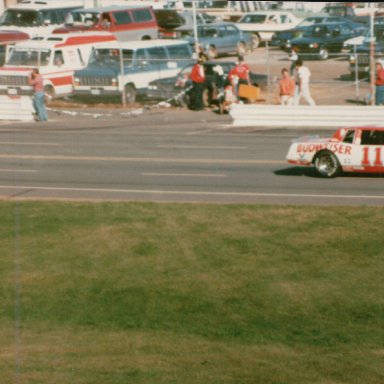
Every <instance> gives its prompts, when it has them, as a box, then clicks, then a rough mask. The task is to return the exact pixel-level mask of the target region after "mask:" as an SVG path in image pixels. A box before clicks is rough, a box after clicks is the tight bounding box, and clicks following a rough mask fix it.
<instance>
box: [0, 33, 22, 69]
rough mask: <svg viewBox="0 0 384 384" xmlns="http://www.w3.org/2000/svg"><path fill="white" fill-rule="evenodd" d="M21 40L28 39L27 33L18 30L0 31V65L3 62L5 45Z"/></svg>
mask: <svg viewBox="0 0 384 384" xmlns="http://www.w3.org/2000/svg"><path fill="white" fill-rule="evenodd" d="M22 40H29V35H27V34H26V33H24V32H18V31H0V66H1V65H4V63H5V54H6V51H7V47H8V46H10V45H14V44H15V43H17V42H18V41H22Z"/></svg>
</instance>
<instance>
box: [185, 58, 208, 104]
mask: <svg viewBox="0 0 384 384" xmlns="http://www.w3.org/2000/svg"><path fill="white" fill-rule="evenodd" d="M190 79H191V81H192V90H191V102H190V106H189V108H190V109H192V110H194V111H201V110H203V109H204V101H203V93H204V83H205V71H204V66H203V61H202V60H201V59H198V61H197V63H196V64H195V65H194V66H193V68H192V71H191V75H190Z"/></svg>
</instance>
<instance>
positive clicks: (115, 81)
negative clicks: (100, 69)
mask: <svg viewBox="0 0 384 384" xmlns="http://www.w3.org/2000/svg"><path fill="white" fill-rule="evenodd" d="M111 84H112V85H113V86H114V87H116V86H117V79H116V77H114V78H113V79H112V80H111Z"/></svg>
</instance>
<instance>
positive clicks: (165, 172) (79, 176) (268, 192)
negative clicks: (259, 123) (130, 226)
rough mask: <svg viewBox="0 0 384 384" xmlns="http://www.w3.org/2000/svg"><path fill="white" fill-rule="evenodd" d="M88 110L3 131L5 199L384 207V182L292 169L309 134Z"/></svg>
mask: <svg viewBox="0 0 384 384" xmlns="http://www.w3.org/2000/svg"><path fill="white" fill-rule="evenodd" d="M87 112H88V113H90V114H91V115H81V114H80V115H77V116H72V115H70V114H63V113H61V114H57V113H54V112H52V111H51V112H50V121H49V122H47V123H20V122H19V123H9V122H2V123H0V148H1V150H0V159H1V165H0V198H1V199H9V200H12V199H75V200H91V201H97V200H111V201H162V202H165V201H174V202H204V203H260V204H265V203H267V204H269V203H272V204H294V205H295V204H301V205H378V206H379V205H380V206H381V205H384V188H383V183H384V179H383V177H382V176H356V175H348V176H346V175H344V176H341V177H339V178H336V179H330V180H326V179H321V178H318V177H316V175H315V173H314V171H313V170H312V169H310V168H299V167H294V166H291V165H288V164H287V163H286V161H285V155H286V153H287V150H288V147H289V145H290V141H291V139H293V138H295V137H298V136H301V135H303V134H308V130H306V131H303V130H293V129H289V130H288V129H262V128H234V127H232V126H231V118H230V117H229V116H228V115H223V116H221V115H217V114H215V113H213V112H211V111H203V112H192V111H186V110H177V109H165V110H163V109H153V110H148V111H147V110H144V112H143V113H142V114H139V115H132V114H131V113H130V112H129V111H128V113H125V114H122V112H121V111H120V110H117V109H116V110H103V111H87ZM134 112H136V110H134ZM92 113H94V114H95V115H94V116H98V118H95V117H93V115H92ZM99 113H100V114H101V115H98V114H99ZM311 133H316V134H317V133H318V134H320V135H322V136H325V135H329V134H330V133H331V132H330V131H326V130H317V131H313V132H311Z"/></svg>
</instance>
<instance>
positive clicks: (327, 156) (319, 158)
mask: <svg viewBox="0 0 384 384" xmlns="http://www.w3.org/2000/svg"><path fill="white" fill-rule="evenodd" d="M315 168H316V171H317V172H318V173H319V175H320V176H322V177H328V178H330V177H336V176H337V175H338V174H339V173H340V171H341V166H340V163H339V160H338V159H337V157H336V155H335V154H334V153H333V152H330V151H323V152H320V153H318V154H317V155H316V157H315Z"/></svg>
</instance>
